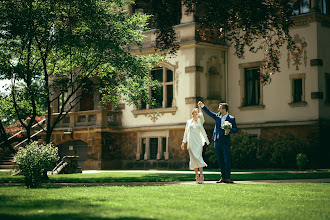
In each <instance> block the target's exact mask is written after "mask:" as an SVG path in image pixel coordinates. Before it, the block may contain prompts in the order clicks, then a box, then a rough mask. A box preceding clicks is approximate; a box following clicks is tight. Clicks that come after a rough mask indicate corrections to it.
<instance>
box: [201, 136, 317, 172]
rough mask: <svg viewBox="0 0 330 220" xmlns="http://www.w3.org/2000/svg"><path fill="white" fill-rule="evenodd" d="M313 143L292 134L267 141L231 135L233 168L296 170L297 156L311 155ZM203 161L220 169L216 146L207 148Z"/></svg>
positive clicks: (210, 166) (211, 166)
mask: <svg viewBox="0 0 330 220" xmlns="http://www.w3.org/2000/svg"><path fill="white" fill-rule="evenodd" d="M310 143H311V141H305V140H300V139H298V138H295V137H294V136H293V135H289V134H288V135H286V136H278V137H276V138H274V139H272V140H265V139H262V138H258V137H254V136H251V135H249V134H246V133H237V134H233V135H231V161H232V168H238V169H254V168H286V169H290V168H296V167H297V166H298V164H297V161H296V160H297V159H296V156H297V154H298V153H304V154H306V155H307V157H308V155H309V154H310V152H311V150H310V149H311V145H310ZM203 157H204V160H205V162H206V163H207V164H208V166H209V168H218V167H219V166H218V161H217V157H216V153H215V150H214V145H213V144H212V145H210V146H208V147H207V148H206V149H205V152H204V155H203Z"/></svg>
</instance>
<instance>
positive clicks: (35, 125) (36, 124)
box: [0, 119, 46, 148]
mask: <svg viewBox="0 0 330 220" xmlns="http://www.w3.org/2000/svg"><path fill="white" fill-rule="evenodd" d="M45 121H46V119H43V120H41V121H39V122H37V123H35V124H34V125H32V127H31V129H32V128H35V127H37V126H38V125H39V126H42V124H43V123H44V122H45ZM42 131H43V129H41V130H39V131H38V132H36V133H34V134H33V135H32V136H31V138H32V137H34V136H36V135H37V134H39V133H41V132H42ZM24 132H26V131H25V130H23V131H20V132H17V133H16V134H14V135H12V136H11V137H9V138H8V141H9V140H11V139H12V138H14V137H16V136H17V135H19V134H21V133H24ZM27 140H28V139H25V140H23V141H22V142H20V143H19V144H17V145H15V146H14V148H15V147H17V146H19V145H21V144H22V143H24V142H26V141H27ZM4 143H5V142H4V141H3V142H1V143H0V146H1V145H3V144H4Z"/></svg>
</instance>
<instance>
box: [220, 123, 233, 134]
mask: <svg viewBox="0 0 330 220" xmlns="http://www.w3.org/2000/svg"><path fill="white" fill-rule="evenodd" d="M232 127H233V126H232V124H231V123H230V122H229V121H225V122H224V123H223V124H222V126H221V128H222V129H231V128H232ZM225 135H228V133H227V132H226V131H225Z"/></svg>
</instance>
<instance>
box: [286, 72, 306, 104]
mask: <svg viewBox="0 0 330 220" xmlns="http://www.w3.org/2000/svg"><path fill="white" fill-rule="evenodd" d="M305 78H306V77H305V74H304V73H303V74H292V75H290V81H291V103H289V105H290V106H291V107H299V106H305V105H306V102H305Z"/></svg>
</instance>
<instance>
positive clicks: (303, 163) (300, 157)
mask: <svg viewBox="0 0 330 220" xmlns="http://www.w3.org/2000/svg"><path fill="white" fill-rule="evenodd" d="M308 163H309V160H308V156H307V155H306V154H303V153H299V154H297V167H298V169H299V170H306V169H307V168H308Z"/></svg>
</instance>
